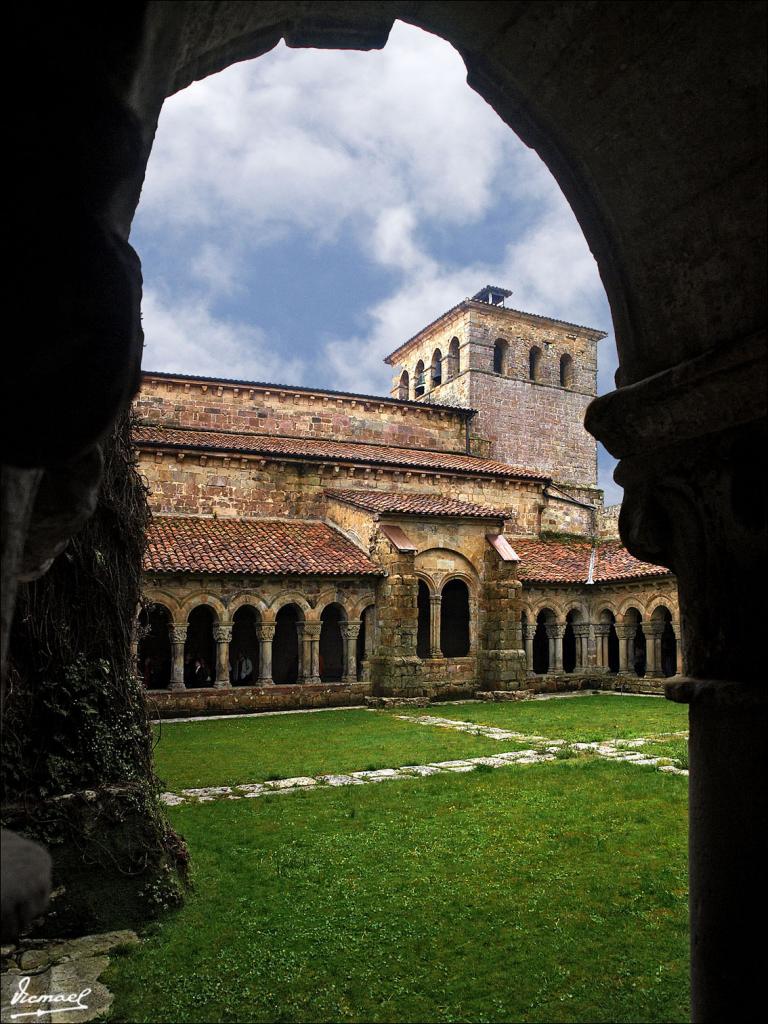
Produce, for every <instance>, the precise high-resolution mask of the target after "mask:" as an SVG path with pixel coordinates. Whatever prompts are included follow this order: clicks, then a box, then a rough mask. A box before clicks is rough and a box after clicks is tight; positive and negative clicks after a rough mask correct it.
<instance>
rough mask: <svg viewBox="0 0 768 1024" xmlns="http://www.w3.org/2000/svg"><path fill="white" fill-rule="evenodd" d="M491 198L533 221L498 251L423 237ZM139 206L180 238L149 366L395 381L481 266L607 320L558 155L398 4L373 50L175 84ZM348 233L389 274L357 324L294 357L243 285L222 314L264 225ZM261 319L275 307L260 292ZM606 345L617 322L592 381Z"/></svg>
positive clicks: (253, 65)
mask: <svg viewBox="0 0 768 1024" xmlns="http://www.w3.org/2000/svg"><path fill="white" fill-rule="evenodd" d="M500 204H504V209H505V210H506V209H513V208H514V209H515V210H517V211H519V212H520V215H521V218H523V220H522V223H524V224H525V227H524V228H520V227H519V225H518V224H517V223H516V222H515V221H514V218H513V222H512V223H510V238H509V243H508V245H507V248H506V251H505V252H503V253H496V254H494V258H493V259H490V260H489V259H488V258H487V256H486V255H485V251H484V249H483V248H482V245H481V244H479V245H477V246H474V247H473V248H472V249H470V250H469V251H468V252H467V255H466V258H465V259H461V258H457V257H456V254H455V252H454V253H452V259H451V263H450V264H448V263H447V262H445V261H441V260H440V258H438V256H437V255H436V254H435V253H434V252H433V251H431V247H430V245H429V243H428V238H429V237H430V230H431V229H434V228H439V229H441V230H444V229H446V228H451V227H455V228H457V227H462V228H464V229H466V228H471V227H472V226H473V225H475V224H477V223H479V222H480V221H481V220H482V218H483V217H485V216H487V215H489V214H490V213H492V212H493V211H495V210H496V209H497V208H499V206H500ZM137 225H138V230H139V233H140V235H143V236H145V237H146V238H151V239H152V240H153V241H154V240H155V239H158V238H165V239H169V240H171V241H172V245H173V247H174V249H175V252H176V253H183V254H184V257H183V259H181V260H180V259H178V258H176V259H168V260H167V261H166V262H167V263H168V265H169V266H171V265H172V266H173V270H172V273H174V274H178V275H179V276H178V278H177V279H176V281H175V282H173V283H172V280H171V277H170V275H169V274H166V276H165V280H164V281H163V282H162V283H161V285H159V286H155V287H152V288H150V289H148V291H147V294H146V296H145V301H144V318H145V330H146V333H147V352H146V355H145V360H144V362H145V365H147V366H148V367H151V368H154V369H168V370H174V369H175V370H185V371H187V372H191V373H210V374H217V375H221V376H232V377H252V378H255V379H265V380H273V381H276V382H288V383H290V382H294V383H301V382H302V381H305V380H309V381H311V382H313V383H317V384H320V385H321V386H323V385H324V386H328V387H335V388H347V389H349V390H354V391H372V392H381V391H387V390H388V388H389V378H390V370H389V368H388V367H386V366H384V365H383V364H382V362H381V360H382V358H383V356H385V355H386V354H387V353H388V352H390V351H392V350H393V349H394V348H396V347H397V346H398V345H399V344H401V343H402V341H404V340H405V339H406V338H408V337H410V336H411V335H412V334H413V333H415V332H416V331H417V330H418V329H419V328H420V327H422V326H423V325H424V324H426V323H427V322H429V321H430V320H432V319H434V318H435V317H436V316H437V315H439V314H440V313H442V312H443V311H445V310H446V309H448V308H450V307H451V306H453V305H455V303H456V302H458V301H460V300H461V299H462V298H464V297H465V296H466V295H467V294H472V293H473V292H474V291H476V290H477V288H479V287H481V286H482V285H483V284H485V283H488V282H492V283H498V284H501V285H506V286H508V287H511V288H512V289H513V290H514V294H513V297H512V300H511V303H512V305H514V306H516V307H517V308H523V309H527V310H530V311H531V312H537V313H542V314H545V315H552V316H556V317H559V318H562V319H567V320H574V321H576V322H579V323H585V324H589V325H591V326H597V327H602V328H605V329H610V319H609V314H608V309H607V305H606V302H605V296H604V292H603V289H602V284H601V282H600V278H599V275H598V272H597V268H596V265H595V262H594V259H593V258H592V256H591V254H590V252H589V249H588V247H587V245H586V242H585V240H584V238H583V236H582V234H581V231H580V229H579V226H578V224H577V222H576V220H575V218H574V216H573V214H572V212H571V210H570V208H569V207H568V204H567V203H566V201H565V199H564V197H563V196H562V193H561V192H560V190H559V188H558V186H557V184H556V183H555V182H554V180H553V179H552V177H551V175H550V174H549V171H548V170H547V168H546V167H545V166H544V164H543V163H542V162H541V160H540V159H539V157H538V156H537V155H536V154H535V153H534V152H532V151H531V150H529V149H527V148H526V147H525V146H524V145H523V144H522V143H521V142H520V141H519V140H518V139H517V138H516V137H515V136H514V135H513V133H512V132H511V131H510V130H509V129H508V128H507V127H506V126H505V125H504V124H503V123H502V122H501V121H500V119H499V118H498V117H497V115H496V114H495V112H494V111H493V110H492V109H491V108H490V107H489V106H488V105H487V104H486V103H485V102H484V101H483V100H482V99H481V98H480V97H479V96H478V95H477V94H476V93H474V92H473V91H472V90H470V89H469V88H468V87H467V85H466V81H465V69H464V66H463V63H462V61H461V58H460V57H459V55H458V54H457V53H456V51H455V50H453V48H452V47H451V46H450V45H449V44H447V43H446V42H445V41H443V40H441V39H438V38H436V37H434V36H430V35H428V34H426V33H423V32H420V31H419V30H417V29H414V28H412V27H410V26H405V25H402V24H399V23H396V24H395V26H394V28H393V30H392V33H391V36H390V41H389V43H388V45H387V46H386V47H385V49H384V50H383V51H380V52H372V53H357V52H338V51H324V50H289V49H288V48H286V47H285V46H283V45H282V44H281V45H280V46H278V47H277V48H276V49H275V50H273V51H272V52H271V53H269V54H267V55H265V56H264V57H262V58H260V59H259V60H256V61H250V62H246V63H241V64H238V65H235V66H233V67H231V68H229V69H228V70H227V71H226V72H224V73H221V74H218V75H215V76H212V77H211V78H208V79H206V80H204V81H202V82H199V83H195V84H193V85H192V86H190V87H189V88H188V89H186V90H184V91H183V92H181V93H179V94H178V95H176V96H174V97H171V98H170V99H169V100H168V101H167V103H166V105H165V107H164V109H163V113H162V116H161V119H160V125H159V130H158V134H157V140H156V144H155V147H154V150H153V154H152V159H151V161H150V166H149V168H148V173H147V179H146V183H145V188H144V193H143V195H142V202H141V206H140V208H139V216H138V220H137ZM342 235H343V237H344V238H345V240H346V239H350V238H351V239H352V244H354V245H355V246H356V247H357V250H358V251H359V253H360V258H361V259H365V260H366V262H367V265H368V267H369V268H371V267H374V268H380V269H381V271H382V274H386V275H387V280H388V281H393V282H394V283H393V284H392V285H391V287H390V291H389V294H388V295H387V296H386V298H385V299H383V300H382V301H380V302H378V303H377V304H375V305H373V306H372V307H371V308H370V309H368V310H361V312H360V316H359V317H358V322H359V324H360V328H359V330H358V332H357V333H356V335H355V336H346V337H345V336H342V337H332V338H330V339H328V340H326V342H325V343H324V344H319V339H318V337H317V336H316V337H314V338H312V339H311V344H309V345H307V347H306V348H304V349H303V350H302V349H301V348H299V347H294V348H293V349H292V350H291V351H292V358H291V359H285V358H283V357H282V355H281V352H280V339H279V338H276V337H275V336H274V333H272V332H270V333H269V337H268V336H267V332H265V329H264V327H263V326H257V325H256V324H249V323H246V322H244V319H243V317H244V311H245V308H246V307H245V304H244V303H243V304H241V306H240V307H238V312H237V315H236V316H235V315H234V314H233V315H223V314H222V312H221V310H222V309H223V310H224V311H225V312H226V306H225V305H224V304H223V302H222V300H224V299H226V298H228V297H229V298H231V297H233V296H237V297H238V298H240V297H242V296H244V295H246V294H247V292H248V276H249V274H251V273H253V260H252V258H251V257H252V256H253V254H254V252H258V251H259V249H260V248H263V247H264V246H265V245H266V244H267V243H269V244H274V242H275V240H279V239H283V238H285V239H291V238H293V239H295V238H297V237H299V238H300V239H301V242H302V244H303V245H305V246H306V247H317V246H319V247H324V250H323V252H324V257H325V256H326V255H327V258H328V259H333V244H334V243H335V242H336V241H337V240H338V239H340V238H341V237H342ZM180 282H181V283H180ZM214 301H215V302H216V306H215V309H216V313H215V314H214V312H213V308H214V307H213V303H214ZM254 320H258V323H260V324H262V325H267V324H268V323H269V320H268V316H267V314H266V312H265V311H264V310H258V312H257V313H254ZM319 326H320V327H322V325H319ZM615 365H616V357H615V350H614V349H613V347H612V342H611V341H610V340H607V341H605V342H603V343H601V346H600V375H599V379H600V390H601V391H602V390H607V389H610V388H612V386H613V383H612V373H613V370H614V369H615ZM606 459H608V460H609V457H607V456H605V457H603V458H601V465H604V464H607V462H606ZM609 461H610V460H609ZM611 486H612V487H613V486H615V485H612V484H611Z"/></svg>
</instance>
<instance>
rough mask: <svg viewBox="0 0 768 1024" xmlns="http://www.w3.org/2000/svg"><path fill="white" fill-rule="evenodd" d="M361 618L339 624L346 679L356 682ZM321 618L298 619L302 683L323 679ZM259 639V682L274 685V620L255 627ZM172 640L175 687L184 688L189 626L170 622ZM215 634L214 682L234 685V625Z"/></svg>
mask: <svg viewBox="0 0 768 1024" xmlns="http://www.w3.org/2000/svg"><path fill="white" fill-rule="evenodd" d="M360 626H361V623H359V622H342V623H340V624H339V628H340V630H341V636H342V639H343V641H344V675H343V678H342V682H343V683H347V684H349V683H355V682H357V638H358V636H359V634H360ZM321 629H322V623H321V622H297V623H296V631H297V633H298V638H299V675H298V681H299V682H300V683H319V682H320V681H321V680H320V631H321ZM256 632H257V636H258V639H259V678H258V685H259V686H274V681H273V679H272V642H273V640H274V639H275V624H274V623H264V624H262V625H260V626H257V627H256ZM168 634H169V636H170V640H171V649H172V663H171V664H172V667H171V686H170V688H171V689H172V690H184V689H186V686H185V685H184V645H185V643H186V641H187V626H176V625H171V626H169V627H168ZM213 638H214V640H215V641H216V678H215V680H214V684H213V685H214V686H215V687H216V688H218V689H224V688H225V687H228V686H231V685H232V684H231V682H230V680H229V645H230V643H231V641H232V626H221V625H215V626H214V627H213Z"/></svg>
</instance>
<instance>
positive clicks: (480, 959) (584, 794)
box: [104, 713, 688, 1024]
mask: <svg viewBox="0 0 768 1024" xmlns="http://www.w3.org/2000/svg"><path fill="white" fill-rule="evenodd" d="M299 717H310V718H311V717H314V716H299ZM317 717H327V716H317ZM340 717H341V716H340ZM343 717H344V720H345V722H346V721H348V717H347V713H345V714H344V716H343ZM411 729H412V732H411V733H410V734H409V735H413V733H416V732H421V731H424V732H427V734H429V733H431V730H426V729H425V730H417V729H416V727H415V726H412V727H411ZM435 731H436V732H438V733H439V730H435ZM440 735H442V734H440ZM496 749H498V745H497V747H496ZM289 753H290V752H289ZM289 774H290V772H289ZM686 794H687V786H686V784H685V780H681V779H680V778H676V777H669V776H663V775H660V774H659V773H652V772H630V771H622V770H621V769H620V767H619V766H617V765H613V764H609V763H606V762H604V761H599V760H597V759H592V758H589V759H574V760H565V761H562V762H554V763H551V764H548V765H542V766H532V767H529V768H519V769H518V768H510V769H499V770H497V771H492V772H482V771H476V772H472V773H469V774H464V775H453V776H437V777H431V778H425V779H416V780H413V781H407V782H394V783H389V784H381V785H377V786H361V787H350V788H348V789H337V790H323V791H321V792H310V793H301V794H296V795H293V796H289V797H286V796H275V797H270V798H266V799H261V800H258V801H246V800H244V801H241V802H236V803H230V802H226V801H222V802H218V803H214V804H209V805H203V806H200V805H197V806H184V807H178V808H175V809H173V810H172V811H171V818H172V820H173V823H174V825H175V826H176V827H177V828H178V829H179V830H180V831H181V832H183V833H184V835H185V836H186V838H187V840H188V842H189V845H190V848H191V851H192V858H193V866H194V868H193V871H194V882H195V892H194V893H193V894H192V896H191V897H190V899H189V901H188V902H187V904H186V905H185V906H184V907H183V908H182V909H181V910H180V911H178V912H176V913H175V914H174V915H172V916H169V917H168V918H166V919H165V920H164V921H163V922H162V923H161V924H160V925H158V926H157V927H156V930H155V931H154V933H153V934H152V935H150V936H149V937H148V938H147V939H146V941H145V942H144V944H143V945H142V946H141V947H140V948H139V949H137V950H135V951H134V952H133V953H131V954H130V955H128V956H122V957H120V958H118V959H116V960H115V961H114V962H113V963H112V964H111V965H110V967H109V969H108V972H107V974H106V976H105V978H104V981H105V982H106V984H107V985H108V987H109V988H110V989H111V990H112V991H113V992H114V993H115V1004H114V1009H113V1012H112V1020H113V1021H117V1022H136V1024H138V1022H144V1021H152V1022H155V1021H156V1022H165V1021H174V1022H176V1021H184V1022H197V1021H249V1022H250V1021H286V1022H292V1021H310V1022H313V1021H372V1022H379V1021H382V1022H409V1021H441V1022H442V1021H459V1020H471V1021H477V1022H484V1021H584V1020H589V1021H638V1020H642V1021H649V1022H650V1021H684V1020H687V1019H688V983H687V969H688V968H687V957H688V942H687V908H686V903H687V900H686Z"/></svg>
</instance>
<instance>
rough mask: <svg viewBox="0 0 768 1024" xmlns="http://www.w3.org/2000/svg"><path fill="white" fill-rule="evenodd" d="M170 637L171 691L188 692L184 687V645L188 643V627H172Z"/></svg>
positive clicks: (170, 627)
mask: <svg viewBox="0 0 768 1024" xmlns="http://www.w3.org/2000/svg"><path fill="white" fill-rule="evenodd" d="M168 636H169V637H170V639H171V649H172V654H171V685H170V687H169V689H171V690H186V686H185V685H184V644H185V643H186V642H187V627H186V625H184V626H176V625H170V626H169V627H168Z"/></svg>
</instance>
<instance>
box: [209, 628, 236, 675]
mask: <svg viewBox="0 0 768 1024" xmlns="http://www.w3.org/2000/svg"><path fill="white" fill-rule="evenodd" d="M213 639H214V640H215V641H216V680H215V682H214V684H213V685H214V686H215V687H216V689H217V690H222V689H224V688H225V687H227V686H231V685H232V684H231V683H230V681H229V643H230V641H231V639H232V627H231V626H220V625H216V626H214V627H213Z"/></svg>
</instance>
